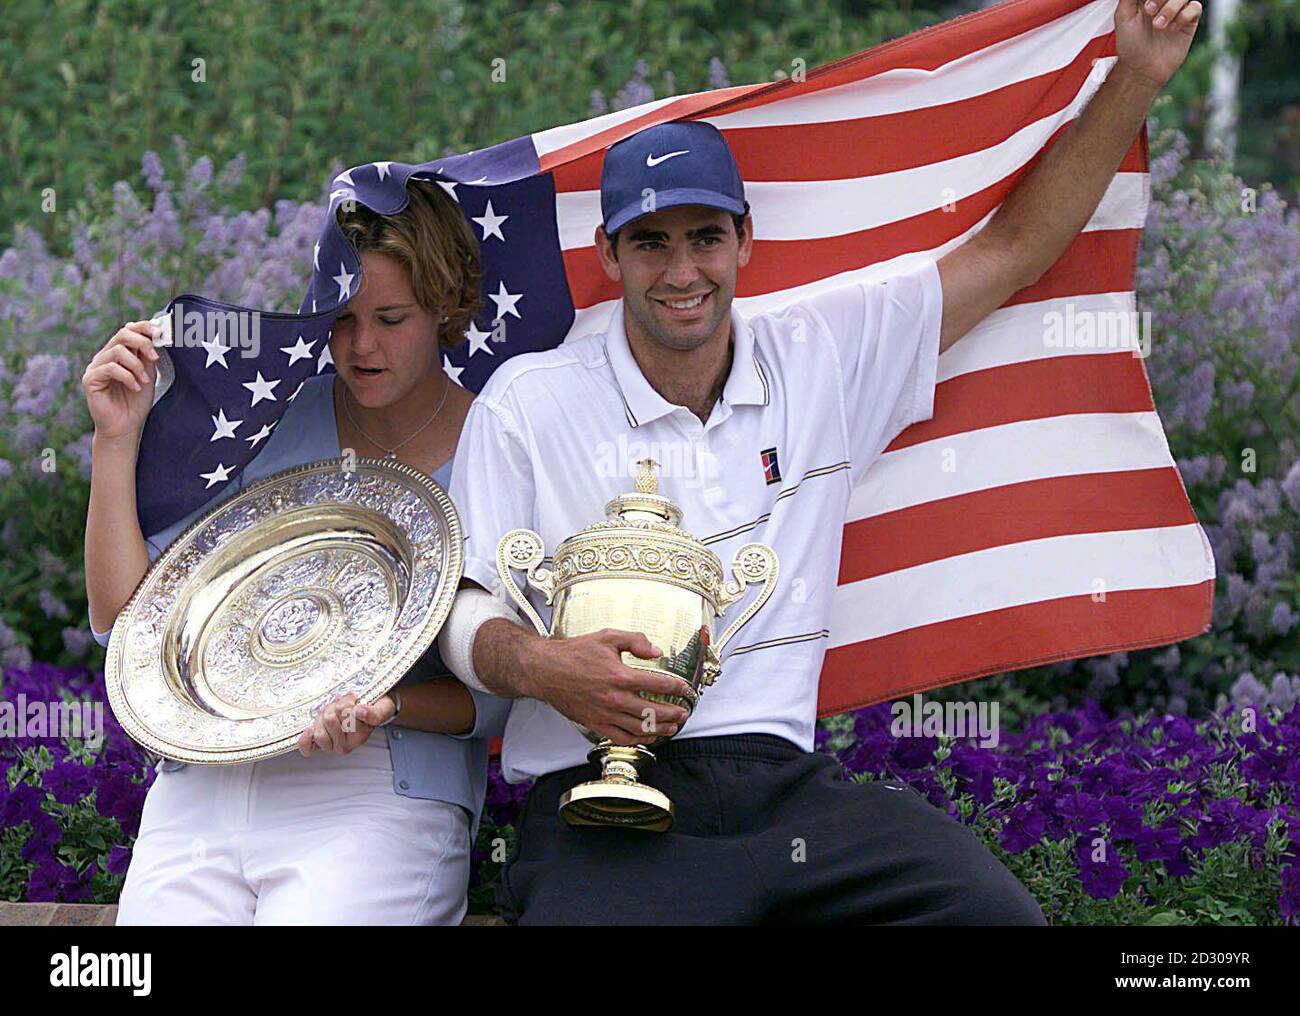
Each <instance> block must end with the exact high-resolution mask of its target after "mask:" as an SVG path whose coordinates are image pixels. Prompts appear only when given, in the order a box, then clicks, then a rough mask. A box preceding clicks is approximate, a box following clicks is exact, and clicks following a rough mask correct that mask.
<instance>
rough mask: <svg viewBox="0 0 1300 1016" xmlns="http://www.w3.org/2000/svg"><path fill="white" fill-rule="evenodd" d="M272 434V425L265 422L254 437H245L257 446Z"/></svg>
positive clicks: (251, 445) (252, 445)
mask: <svg viewBox="0 0 1300 1016" xmlns="http://www.w3.org/2000/svg"><path fill="white" fill-rule="evenodd" d="M294 394H295V395H296V394H297V393H296V392H295V393H294ZM270 435H271V428H270V426H268V425H267V424H265V423H264V424H262V429H261V430H259V431H258V432H257V433H256V434H254V435H253V436H252V437H246V438H244V440H245V441H247V442H248V443H249V446H250V447H253V448H256V447H257V444H258V442H259V441H261V440H262V439H263V438H266V437H270Z"/></svg>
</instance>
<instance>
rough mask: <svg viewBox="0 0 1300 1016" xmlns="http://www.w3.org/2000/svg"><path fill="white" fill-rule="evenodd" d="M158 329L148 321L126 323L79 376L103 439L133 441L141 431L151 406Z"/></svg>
mask: <svg viewBox="0 0 1300 1016" xmlns="http://www.w3.org/2000/svg"><path fill="white" fill-rule="evenodd" d="M161 332H162V329H160V328H159V327H158V326H157V325H153V324H150V323H149V322H148V321H128V322H127V323H126V324H125V325H123V326H122V327H121V328H120V329H119V330H118V332H117V334H116V335H114V336H113V337H112V338H111V339H109V340H108V342H107V343H106V344H105V345H104V348H103V349H101V350H100V351H99V352H98V353H96V354H95V356H94V358H93V359H92V360H91V361H90V364H89V366H87V367H86V370H85V373H83V374H82V375H81V388H82V391H84V392H85V394H86V405H87V406H88V407H89V408H90V418H91V420H92V421H93V422H94V424H95V433H96V434H97V435H98V436H100V437H104V438H110V439H118V438H125V437H135V436H137V435H138V434H139V433H140V431H141V430H143V429H144V421H145V418H146V417H147V416H148V415H149V410H150V408H151V407H152V406H153V390H154V382H155V381H156V380H157V378H158V368H157V367H156V366H155V365H156V364H157V362H158V356H159V354H158V350H156V349H154V345H153V340H154V338H155V337H156V336H157V335H159V334H161Z"/></svg>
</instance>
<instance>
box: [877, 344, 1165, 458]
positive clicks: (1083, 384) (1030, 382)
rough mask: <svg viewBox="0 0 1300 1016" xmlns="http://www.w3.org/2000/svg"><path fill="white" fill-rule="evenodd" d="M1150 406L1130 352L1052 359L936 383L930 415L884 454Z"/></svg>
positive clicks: (1145, 384) (1143, 410)
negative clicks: (1016, 426)
mask: <svg viewBox="0 0 1300 1016" xmlns="http://www.w3.org/2000/svg"><path fill="white" fill-rule="evenodd" d="M1154 408H1155V405H1154V403H1153V402H1152V400H1151V386H1150V385H1149V384H1148V382H1147V378H1146V373H1145V372H1144V371H1143V369H1142V362H1141V360H1139V359H1138V358H1137V357H1135V356H1133V354H1132V353H1131V352H1128V351H1122V352H1113V353H1095V354H1094V353H1072V354H1069V355H1065V356H1051V357H1047V358H1046V359H1042V360H1030V361H1027V362H1025V363H1008V364H1004V365H1002V366H999V367H990V368H988V369H987V370H976V371H971V372H970V373H969V374H961V375H959V376H957V377H954V378H949V379H948V380H946V381H941V382H939V384H938V385H936V386H935V390H934V415H933V416H932V417H931V418H930V419H928V420H924V421H922V422H921V423H916V424H913V425H912V426H910V427H908V428H907V429H906V430H905V431H903V432H902V433H901V434H899V435H898V437H896V438H894V440H893V441H891V442H890V444H889V447H888V448H886V449H885V451H894V450H895V449H897V448H909V447H911V446H912V445H918V444H922V443H923V442H925V441H934V440H936V439H937V438H944V437H951V436H952V435H954V434H964V433H966V432H967V431H971V430H980V429H982V428H984V427H997V426H1000V425H1002V424H1006V423H1019V422H1021V421H1022V420H1046V419H1048V418H1050V417H1054V416H1070V415H1074V414H1077V413H1149V412H1151V411H1152V410H1153V409H1154Z"/></svg>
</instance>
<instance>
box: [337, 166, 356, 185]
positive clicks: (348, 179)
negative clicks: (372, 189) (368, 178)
mask: <svg viewBox="0 0 1300 1016" xmlns="http://www.w3.org/2000/svg"><path fill="white" fill-rule="evenodd" d="M340 180H342V181H343V182H344V183H345V184H347V185H348V186H349V187H355V186H356V184H355V183H354V182H353V180H352V170H350V169H345V170H344V171H343V172H342V173H340V174H339V175H338V176H336V177H335V178H334V182H335V183H338V182H339V181H340Z"/></svg>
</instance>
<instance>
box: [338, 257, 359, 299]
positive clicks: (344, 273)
mask: <svg viewBox="0 0 1300 1016" xmlns="http://www.w3.org/2000/svg"><path fill="white" fill-rule="evenodd" d="M355 278H356V276H355V275H353V274H352V273H351V272H349V271H348V269H347V266H346V265H345V264H343V262H342V261H340V262H339V273H338V275H336V276H334V281H335V282H337V283H338V284H339V303H343V302H344V301H345V300H347V299H348V297H350V296H351V295H352V280H353V279H355Z"/></svg>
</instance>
